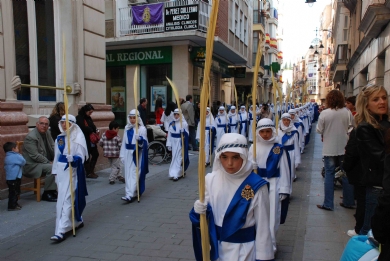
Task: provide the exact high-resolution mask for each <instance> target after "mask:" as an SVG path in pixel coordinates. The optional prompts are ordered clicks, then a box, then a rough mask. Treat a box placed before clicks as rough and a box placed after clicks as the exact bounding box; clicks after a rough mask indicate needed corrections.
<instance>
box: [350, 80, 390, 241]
mask: <svg viewBox="0 0 390 261" xmlns="http://www.w3.org/2000/svg"><path fill="white" fill-rule="evenodd" d="M387 95H388V94H387V91H386V89H385V88H384V87H383V86H379V85H367V86H365V87H364V88H363V89H362V91H361V92H360V93H359V95H358V97H357V101H356V109H357V114H356V116H355V122H356V125H357V128H356V138H357V149H358V153H359V158H360V164H361V169H362V172H363V175H362V183H363V184H365V185H366V210H365V214H364V224H363V227H362V228H361V230H360V232H359V234H361V235H366V234H367V232H368V231H369V230H370V229H371V217H372V216H373V215H374V211H375V208H376V206H377V205H378V196H379V195H380V194H381V193H382V190H383V188H382V187H383V185H382V180H383V171H384V170H383V169H384V158H385V141H384V137H385V133H386V131H387V130H388V129H389V128H390V123H389V121H388V104H387V102H388V101H387Z"/></svg>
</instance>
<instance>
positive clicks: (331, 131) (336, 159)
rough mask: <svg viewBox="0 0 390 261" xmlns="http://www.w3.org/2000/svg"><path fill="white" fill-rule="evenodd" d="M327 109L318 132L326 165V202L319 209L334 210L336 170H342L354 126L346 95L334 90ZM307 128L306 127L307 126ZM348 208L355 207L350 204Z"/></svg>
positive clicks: (322, 116) (327, 97)
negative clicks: (352, 126)
mask: <svg viewBox="0 0 390 261" xmlns="http://www.w3.org/2000/svg"><path fill="white" fill-rule="evenodd" d="M326 106H327V109H326V110H324V111H323V112H322V113H321V114H320V117H319V119H318V124H317V132H318V133H319V134H321V135H322V137H323V147H322V156H323V157H324V165H325V183H324V194H325V197H324V201H323V203H322V204H321V205H317V207H318V208H320V209H324V210H330V211H332V210H334V178H335V169H336V168H337V167H340V168H341V169H342V162H343V160H344V152H345V145H347V141H348V129H349V127H350V126H351V125H352V114H351V112H350V111H348V110H347V109H346V108H345V104H344V95H343V94H342V93H341V92H340V91H338V90H332V91H330V92H329V93H328V95H327V96H326ZM305 128H306V126H305ZM348 204H351V205H348V207H350V206H353V205H355V203H354V202H350V203H348Z"/></svg>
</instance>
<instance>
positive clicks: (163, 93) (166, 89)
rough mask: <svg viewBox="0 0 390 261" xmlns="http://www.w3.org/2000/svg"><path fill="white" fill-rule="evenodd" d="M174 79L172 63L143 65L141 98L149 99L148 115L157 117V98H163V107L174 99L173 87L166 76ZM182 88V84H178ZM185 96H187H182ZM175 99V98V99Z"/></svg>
mask: <svg viewBox="0 0 390 261" xmlns="http://www.w3.org/2000/svg"><path fill="white" fill-rule="evenodd" d="M167 76H168V77H169V78H170V79H172V65H171V64H152V65H144V66H141V96H140V97H141V98H143V97H144V98H147V99H148V106H147V110H148V116H149V117H150V118H156V116H155V114H154V107H155V105H156V103H155V101H156V99H157V98H160V99H162V101H163V108H165V107H166V105H167V103H168V102H169V101H172V99H171V97H172V96H171V95H172V90H171V87H170V86H168V81H167V79H166V77H167ZM177 87H178V88H180V86H177ZM181 98H185V97H181ZM173 100H174V99H173Z"/></svg>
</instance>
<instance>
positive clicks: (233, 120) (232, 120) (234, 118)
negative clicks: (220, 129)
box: [228, 106, 238, 133]
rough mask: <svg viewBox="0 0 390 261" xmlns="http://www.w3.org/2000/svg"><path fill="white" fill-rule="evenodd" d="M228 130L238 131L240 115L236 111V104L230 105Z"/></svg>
mask: <svg viewBox="0 0 390 261" xmlns="http://www.w3.org/2000/svg"><path fill="white" fill-rule="evenodd" d="M228 121H229V126H228V129H229V130H228V132H229V133H238V115H237V112H236V106H232V107H230V110H229V113H228Z"/></svg>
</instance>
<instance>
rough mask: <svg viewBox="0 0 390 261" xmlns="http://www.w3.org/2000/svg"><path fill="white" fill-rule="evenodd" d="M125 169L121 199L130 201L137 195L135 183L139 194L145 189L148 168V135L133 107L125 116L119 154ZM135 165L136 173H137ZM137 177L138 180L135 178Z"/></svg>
mask: <svg viewBox="0 0 390 261" xmlns="http://www.w3.org/2000/svg"><path fill="white" fill-rule="evenodd" d="M137 116H138V132H136V129H137V127H136V117H137ZM136 141H138V159H137V158H136V155H135V154H136V147H135V146H136V144H137V143H136ZM119 157H120V159H121V162H122V164H124V170H125V180H126V186H125V196H123V197H122V198H121V199H122V200H124V201H126V202H127V203H131V202H133V200H134V197H135V196H137V184H138V187H139V191H138V193H139V195H140V196H141V195H142V193H143V192H144V191H145V176H146V174H147V173H148V172H149V168H148V137H147V131H146V128H145V126H144V123H143V121H142V119H141V117H140V116H139V114H138V112H136V110H135V109H133V110H131V111H130V113H129V115H128V117H127V125H126V126H125V130H124V134H123V141H122V146H121V151H120V154H119ZM137 165H138V166H139V168H138V173H137V171H136V170H137ZM137 177H138V180H137Z"/></svg>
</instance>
